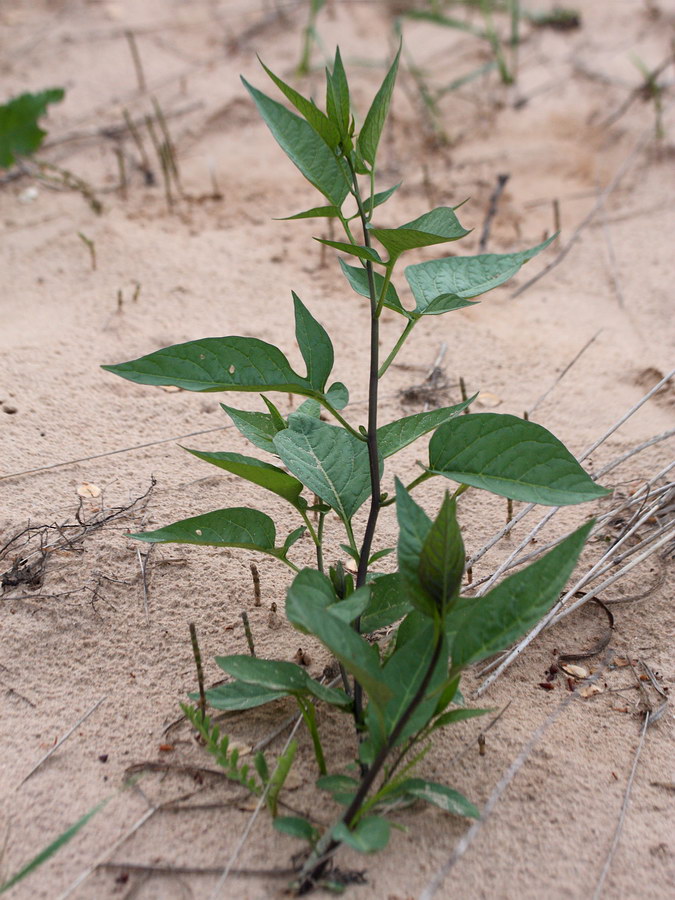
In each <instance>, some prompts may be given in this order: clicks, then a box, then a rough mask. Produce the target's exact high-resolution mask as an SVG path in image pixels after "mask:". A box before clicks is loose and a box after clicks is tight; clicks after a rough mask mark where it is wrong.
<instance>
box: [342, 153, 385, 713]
mask: <svg viewBox="0 0 675 900" xmlns="http://www.w3.org/2000/svg"><path fill="white" fill-rule="evenodd" d="M350 169H351V173H352V184H353V186H354V191H353V193H354V199H355V200H356V204H357V206H358V210H359V218H360V220H361V227H362V230H363V243H364V244H365V246H366V247H370V233H369V231H368V228H367V225H368V220H367V218H366V213H365V210H364V208H363V202H362V200H361V192H360V191H359V183H358V179H357V177H356V172H355V171H354V169H353V167H352V166H351V163H350ZM366 273H367V276H368V292H369V294H370V372H369V375H368V429H367V437H366V441H367V445H368V462H369V466H370V512H369V514H368V521H367V523H366V530H365V532H364V535H363V543H362V544H361V550H360V553H359V567H358V570H357V573H356V587H357V588H360V587H362V586H363V585H364V584H365V583H366V576H367V574H368V560H369V559H370V551H371V547H372V545H373V537H374V536H375V527H376V525H377V517H378V515H379V513H380V494H381V487H380V460H379V453H378V449H377V400H378V385H379V375H378V369H379V365H380V319H379V309H378V297H377V292H376V289H375V277H374V275H373V264H372V263H371V262H370V261H369V260H367V261H366ZM355 624H356V628H357V630H358V628H359V624H360V623H359V620H358V619H357V620H356V623H355ZM354 718H355V720H356V724H357V727H359V728H360V727H361V726H362V724H363V689H362V688H361V685H360V684H359V683H358V681H357V682H355V684H354Z"/></svg>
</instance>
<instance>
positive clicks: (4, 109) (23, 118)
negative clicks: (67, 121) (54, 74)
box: [0, 88, 64, 169]
mask: <svg viewBox="0 0 675 900" xmlns="http://www.w3.org/2000/svg"><path fill="white" fill-rule="evenodd" d="M63 96H64V91H63V89H62V88H51V89H50V90H46V91H40V93H39V94H21V95H20V96H19V97H14V98H13V99H12V100H9V101H8V102H7V103H4V104H2V105H1V106H0V169H8V168H9V167H10V166H12V165H14V163H15V162H16V160H17V158H18V157H22V156H32V154H33V153H35V151H36V150H39V149H40V147H41V145H42V141H43V138H44V136H45V134H46V133H47V132H46V131H43V130H42V128H40V126H39V125H38V119H41V118H42V117H43V116H44V115H46V113H47V107H48V106H49V104H50V103H60V102H61V100H63Z"/></svg>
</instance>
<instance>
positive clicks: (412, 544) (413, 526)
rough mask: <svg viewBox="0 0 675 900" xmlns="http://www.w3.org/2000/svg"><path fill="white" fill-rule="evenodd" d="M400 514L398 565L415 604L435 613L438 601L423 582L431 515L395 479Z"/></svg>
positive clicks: (419, 608)
mask: <svg viewBox="0 0 675 900" xmlns="http://www.w3.org/2000/svg"><path fill="white" fill-rule="evenodd" d="M396 515H397V517H398V569H399V573H400V576H401V583H402V585H403V587H404V590H405V591H406V594H407V597H408V599H409V600H410V602H411V603H412V605H413V606H414V607H415V608H416V609H418V610H419V611H420V612H422V613H424V615H426V616H430V617H434V616H435V615H436V604H435V603H434V601H433V599H432V598H431V597H430V596H429V595H428V594H427V593H426V591H424V590H423V588H422V586H421V585H420V576H419V565H420V554H421V553H422V547H423V546H424V542H425V541H426V539H427V536H428V534H429V532H430V530H431V519H430V518H429V516H428V515H427V514H426V513H425V512H424V510H423V509H422V507H421V506H418V505H417V503H415V501H414V500H413V498H412V497H411V496H410V494H409V493H408V491H407V490H406V489H405V488H404V487H403V485H402V484H401V482H400V481H399V480H398V479H397V480H396Z"/></svg>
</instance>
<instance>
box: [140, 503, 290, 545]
mask: <svg viewBox="0 0 675 900" xmlns="http://www.w3.org/2000/svg"><path fill="white" fill-rule="evenodd" d="M130 537H133V538H136V539H137V540H139V541H147V542H148V543H150V544H201V545H204V546H210V547H242V548H244V549H246V550H261V551H262V552H263V553H271V554H272V555H275V547H274V540H275V538H276V529H275V527H274V522H273V521H272V519H270V517H269V516H268V515H266V514H265V513H263V512H260V511H259V510H257V509H247V508H246V507H233V508H232V509H217V510H215V511H214V512H210V513H206V514H205V515H203V516H193V517H192V518H190V519H182V520H181V521H180V522H174V523H173V525H167V526H166V528H158V529H157V530H156V531H143V532H141V533H138V534H132V535H130Z"/></svg>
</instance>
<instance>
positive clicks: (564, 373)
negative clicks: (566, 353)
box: [527, 328, 602, 419]
mask: <svg viewBox="0 0 675 900" xmlns="http://www.w3.org/2000/svg"><path fill="white" fill-rule="evenodd" d="M600 334H602V328H600V329H599V330H598V331H596V332H595V334H594V335H593V337H592V338H590V339H589V340H588V341H586V343H585V344H584V346H583V347H582V348H581V350H579V352H578V353H577V354H576V356H575V357H574V359H573V360H572V361H571V362H568V363H567V365H566V366H565V368H564V369H563V370H562V372H561V373H560V375H558V377H557V378H556V379H555V381H554V382H553V384H552V385H551V386H550V387H549V388H548V389H547V390H545V391H544V393H543V394H542V395H541V397H540V398H539V399H538V400H537V402H536V403H535V404H534V406H532V407H530V409H528V411H527V418H528V419H530V418H532V413H533V412H534V411H535V410H536V409H537V408H538V407H539V406H541V404H542V403H543V402H544V400H545V399H546V398H547V397H548V395H549V394H550V393H551V391H552V390H553V389H554V388H556V387H557V386H558V385H559V384H560V382H561V381H562V380H563V378H564V377H565V375H567V373H568V372H569V370H570V369H571V368H572V366H573V365H574V364H575V363H576V362H578V360H579V359H581V357H582V356H583V355H584V353H585V352H586V351H587V350H588V348H589V347H590V346H591V344H593V343H594V342H595V341H596V340H597V338H598V337H599V336H600Z"/></svg>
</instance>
